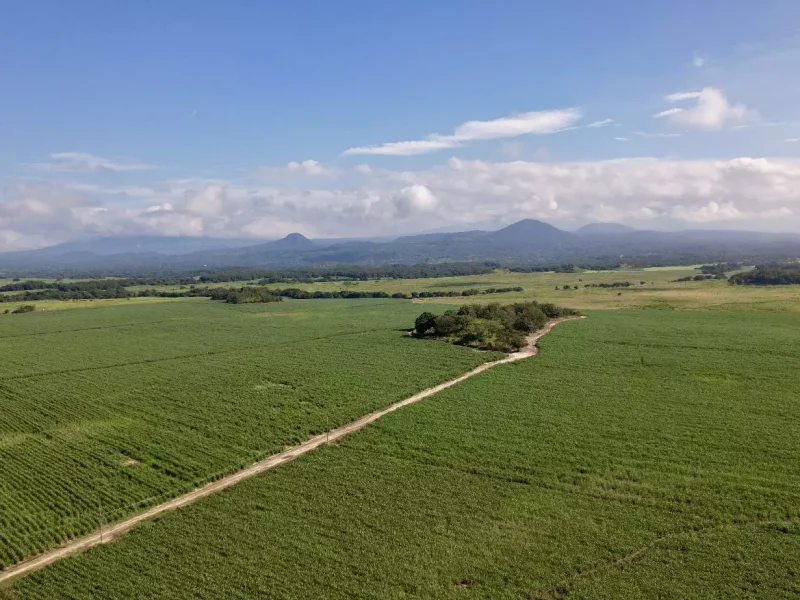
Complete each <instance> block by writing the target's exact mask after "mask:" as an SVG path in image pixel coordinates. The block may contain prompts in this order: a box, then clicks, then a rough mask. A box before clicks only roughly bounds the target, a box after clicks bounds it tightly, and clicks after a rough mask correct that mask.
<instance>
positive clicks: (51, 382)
mask: <svg viewBox="0 0 800 600" xmlns="http://www.w3.org/2000/svg"><path fill="white" fill-rule="evenodd" d="M696 273H697V271H694V270H692V269H691V268H686V267H684V268H673V269H658V270H643V271H617V272H599V273H580V274H577V273H576V274H556V273H536V274H518V273H509V272H505V271H498V272H495V273H492V274H487V275H482V276H474V277H459V278H439V279H419V280H384V281H368V282H359V283H350V284H348V285H347V286H344V284H343V283H341V282H339V283H329V284H322V283H319V284H308V285H302V284H300V285H297V286H296V287H303V288H306V289H328V290H331V289H343V287H345V288H346V289H363V290H382V291H387V292H395V291H405V292H409V291H426V290H448V289H455V290H460V289H467V288H472V287H477V288H479V289H483V288H486V287H489V286H492V287H505V286H514V285H521V286H523V287H524V288H525V291H524V292H523V293H512V294H502V295H497V296H483V297H481V296H478V297H469V298H464V300H465V301H470V302H475V301H478V302H488V301H495V302H497V301H500V302H505V301H511V300H516V299H521V298H524V299H532V298H535V299H538V300H541V301H551V302H555V303H557V304H560V305H565V306H570V307H574V308H578V309H582V310H588V313H587V314H588V316H589V318H588V319H585V320H582V321H576V322H572V323H566V324H562V325H559V326H558V327H557V328H556V329H554V330H553V332H552V333H550V334H548V336H547V337H546V338H544V339H543V340H542V341H541V342H540V345H541V346H542V349H543V351H542V353H541V354H540V355H539V356H538V357H535V358H531V359H526V360H524V361H521V362H517V363H514V364H510V365H504V366H500V367H495V368H494V369H492V370H490V371H488V372H486V373H483V374H481V375H479V376H477V377H475V378H473V379H470V380H468V381H466V382H463V383H460V384H459V385H457V386H456V387H454V388H450V389H448V390H446V391H444V392H442V393H440V394H438V395H436V396H434V397H432V398H428V399H426V400H424V401H423V402H421V403H419V404H416V405H413V406H410V407H406V408H404V409H402V410H401V411H399V412H396V413H393V414H391V415H388V416H386V417H384V418H383V419H381V420H380V421H378V422H377V423H375V424H373V425H370V426H369V427H368V428H366V429H365V430H363V431H362V432H360V433H358V434H354V435H352V436H350V437H348V438H346V439H344V440H343V441H342V442H340V443H339V444H337V445H334V446H330V447H323V448H321V449H318V450H315V451H314V452H313V453H311V454H309V455H306V456H304V457H303V458H301V459H298V460H297V461H295V462H293V463H290V464H288V465H284V466H282V467H280V468H278V469H276V470H274V471H270V472H269V473H267V474H265V475H262V476H259V477H256V478H253V479H250V480H248V481H246V482H243V483H241V484H238V485H237V486H235V487H233V488H231V489H229V490H227V491H225V492H223V493H220V494H217V495H215V496H211V497H209V498H206V499H203V500H201V501H199V502H197V503H196V504H194V505H192V506H190V507H187V508H184V509H181V510H179V511H176V512H172V513H169V514H166V515H165V516H163V517H160V518H158V519H156V520H154V521H152V522H148V523H146V524H144V525H140V526H137V527H136V528H135V529H134V530H132V531H131V532H130V533H128V534H126V535H124V536H123V537H122V538H121V539H119V540H118V541H116V542H115V543H113V544H109V545H106V546H102V547H96V548H94V549H92V550H91V551H89V552H87V553H86V554H83V555H76V556H73V557H71V558H68V559H64V560H61V561H59V562H58V563H56V564H54V565H52V566H50V567H47V568H45V569H43V570H42V571H39V572H35V573H33V574H30V575H28V576H27V577H25V578H23V579H19V580H16V581H14V582H12V585H11V586H10V587H5V588H2V589H0V598H6V597H8V598H13V599H18V600H24V599H27V598H62V597H70V598H132V597H135V598H166V597H169V598H231V597H242V598H244V597H247V598H251V597H258V598H287V597H294V598H308V597H326V598H351V597H361V598H376V599H377V598H417V597H431V598H460V597H474V598H486V597H491V598H543V599H551V598H563V597H568V598H686V599H689V598H692V599H693V598H796V597H798V596H800V584H798V583H797V581H800V571H799V570H798V568H797V566H796V565H797V564H800V462H798V461H797V456H798V454H800V402H798V394H797V391H796V390H798V389H800V372H798V371H797V369H796V368H795V366H796V364H797V362H798V359H799V358H800V314H798V313H800V290H798V288H797V287H796V286H784V287H739V286H730V285H728V284H727V283H726V282H725V281H703V282H691V283H675V282H673V281H672V280H674V279H676V278H678V277H682V276H685V275H688V274H696ZM579 280H582V281H579ZM613 281H631V282H636V285H635V286H633V287H631V288H624V289H621V290H619V289H602V288H584V287H580V288H579V289H578V290H568V291H564V290H555V287H556V286H559V287H563V285H564V284H568V285H570V286H574V285H575V284H576V283H577V284H578V285H579V286H582V285H584V284H586V283H600V282H613ZM640 281H645V284H644V285H642V284H641V283H640ZM228 285H230V284H228ZM280 287H293V286H291V285H288V284H284V285H281V286H280ZM423 302H424V303H426V304H429V306H422V304H420V303H417V302H410V301H406V300H395V299H391V300H363V299H359V300H297V301H284V302H281V303H276V304H269V305H226V304H224V303H219V302H213V301H210V300H207V299H202V298H198V299H185V298H181V299H174V300H173V299H159V298H142V299H138V298H137V299H132V300H95V301H67V302H60V303H59V302H52V303H49V302H48V303H47V306H46V307H45V306H40V307H37V308H39V309H40V310H37V312H35V313H32V314H26V315H0V339H2V340H3V342H4V343H3V345H2V346H0V357H1V358H0V566H2V565H9V564H12V563H14V562H16V561H18V560H21V559H23V558H25V557H28V556H30V555H31V554H33V553H35V552H38V551H41V550H42V549H45V548H48V547H51V546H53V545H56V544H58V543H60V542H62V541H64V540H66V539H69V538H71V537H75V536H78V535H81V534H82V533H86V532H88V531H91V530H94V529H96V527H97V525H98V522H99V521H100V520H101V518H102V520H103V521H106V522H107V521H114V520H119V519H121V518H122V517H123V516H125V515H128V514H131V513H133V512H138V511H139V510H141V508H142V507H144V506H147V505H152V504H155V503H158V502H160V501H163V500H165V499H167V498H169V497H172V496H175V495H177V494H180V493H182V492H185V491H188V490H190V489H192V488H193V487H194V486H196V485H197V484H199V483H201V482H204V481H208V480H209V479H211V478H214V477H219V476H220V475H222V474H224V473H229V472H231V471H235V470H237V469H239V468H241V467H242V466H244V465H245V464H247V463H250V462H252V461H254V460H257V459H259V458H262V457H263V456H265V455H268V454H271V453H274V452H277V451H280V450H282V449H283V448H284V447H285V446H286V445H289V444H295V443H297V442H299V441H301V440H304V439H307V438H308V437H309V436H311V435H313V434H315V433H319V432H322V431H324V430H326V429H329V428H332V427H334V426H336V425H339V424H342V423H345V422H348V421H351V420H353V419H355V418H356V417H358V416H360V415H363V414H366V413H368V412H370V411H373V410H376V409H378V408H381V407H384V406H386V405H388V404H390V403H391V402H393V401H396V400H399V399H402V398H405V397H407V396H410V395H411V394H413V393H414V392H416V391H419V390H420V389H423V388H425V387H428V386H430V385H433V384H435V383H438V382H441V381H444V380H447V379H450V378H452V377H454V376H456V375H459V374H461V373H463V372H465V371H467V370H469V369H470V368H471V367H473V366H475V365H477V364H480V363H481V362H484V361H486V360H491V359H493V358H496V357H497V356H499V355H497V354H491V353H478V352H475V351H472V350H469V349H467V348H462V347H455V346H451V345H449V344H444V343H441V342H437V341H423V340H417V339H413V338H410V337H408V336H407V335H405V331H404V330H407V329H409V328H410V327H411V326H412V325H413V321H414V318H415V317H416V316H417V315H418V314H419V313H420V312H421V311H422V310H425V309H428V310H434V312H437V311H440V310H444V309H445V308H448V306H447V304H446V303H451V304H452V303H461V302H462V299H461V298H437V299H430V300H427V299H426V300H424V301H423ZM42 304H44V303H42ZM51 304H52V306H50V305H51ZM442 304H444V305H442ZM62 305H63V306H62ZM66 307H69V308H92V309H93V310H60V309H61V308H66ZM43 308H46V309H47V310H41V309H43ZM599 309H615V310H599ZM101 511H102V517H101Z"/></svg>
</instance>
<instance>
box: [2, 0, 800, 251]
mask: <svg viewBox="0 0 800 600" xmlns="http://www.w3.org/2000/svg"><path fill="white" fill-rule="evenodd" d="M0 10H1V11H2V12H1V13H0V14H2V18H1V19H0V251H6V250H18V249H28V248H36V247H41V246H46V245H50V244H54V243H59V242H62V241H67V240H73V239H83V238H87V237H93V236H122V235H170V236H173V235H175V236H211V237H237V238H242V237H246V238H253V239H254V240H257V239H266V238H277V237H282V236H284V235H286V234H288V233H290V232H300V233H303V234H305V235H307V236H309V237H328V238H329V237H375V236H391V235H399V234H405V233H412V232H422V231H457V230H467V229H496V228H499V227H502V226H504V225H506V224H509V223H512V222H514V221H517V220H519V219H523V218H534V219H541V220H543V221H547V222H549V223H552V224H554V225H556V226H559V227H563V228H566V229H574V228H577V227H579V226H580V225H583V224H585V223H588V222H596V221H609V222H620V223H625V224H627V225H631V226H634V227H637V228H641V229H679V228H713V229H750V230H765V231H789V232H800V77H798V76H797V75H798V73H800V2H797V1H796V0H787V1H783V0H767V1H765V2H760V3H753V2H750V1H747V2H745V1H739V0H724V1H716V0H706V1H704V2H694V1H692V2H690V1H684V0H674V1H673V2H658V3H656V2H640V1H635V0H630V1H622V0H618V1H614V0H611V1H609V2H602V3H600V2H594V1H584V2H580V1H577V0H575V1H566V2H534V1H532V0H526V1H522V2H516V1H513V0H504V1H503V2H477V1H475V2H472V1H468V0H460V1H450V0H438V1H437V2H423V1H417V0H404V1H403V2H399V1H389V0H387V1H385V2H372V1H367V0H363V1H356V0H337V1H336V2H330V1H310V0H309V1H306V0H297V1H294V2H256V1H243V0H239V1H236V0H232V1H227V2H196V1H195V0H191V1H188V0H170V1H169V2H161V1H154V0H140V1H137V2H127V3H122V2H106V1H99V0H98V1H95V0H73V1H71V2H63V1H60V0H58V1H50V0H33V1H31V2H24V3H23V2H12V1H11V0H0Z"/></svg>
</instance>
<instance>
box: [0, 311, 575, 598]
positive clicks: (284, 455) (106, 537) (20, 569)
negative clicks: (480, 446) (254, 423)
mask: <svg viewBox="0 0 800 600" xmlns="http://www.w3.org/2000/svg"><path fill="white" fill-rule="evenodd" d="M580 318H583V317H565V318H563V319H554V320H552V321H550V322H549V323H547V325H545V327H543V328H542V329H541V330H539V331H537V332H536V333H534V334H532V335H530V336H528V339H527V344H526V346H525V348H523V349H522V350H520V351H519V352H514V353H512V354H509V355H508V356H506V357H505V358H501V359H500V360H496V361H494V362H488V363H484V364H482V365H480V366H479V367H476V368H475V369H472V371H469V372H467V373H464V374H463V375H461V376H459V377H456V378H455V379H451V380H450V381H446V382H444V383H440V384H439V385H436V386H434V387H432V388H428V389H426V390H423V391H421V392H419V393H418V394H414V395H413V396H411V397H409V398H406V399H405V400H401V401H400V402H396V403H395V404H392V405H391V406H388V407H386V408H384V409H381V410H379V411H376V412H373V413H370V414H368V415H364V416H363V417H361V418H360V419H357V420H356V421H353V422H352V423H348V424H347V425H342V426H341V427H338V428H336V429H332V430H331V431H329V432H327V433H323V434H321V435H317V436H314V437H312V438H309V439H307V440H306V441H305V442H303V443H302V444H299V445H297V446H293V447H291V448H289V449H288V450H285V451H283V452H281V453H279V454H273V455H272V456H269V457H267V458H265V459H264V460H261V461H258V462H257V463H253V464H252V465H250V466H249V467H247V468H246V469H243V470H241V471H239V472H237V473H234V474H232V475H228V476H227V477H223V478H222V479H219V480H217V481H213V482H211V483H208V484H206V485H204V486H203V487H200V488H197V489H196V490H193V491H191V492H189V493H188V494H184V495H183V496H179V497H177V498H174V499H173V500H170V501H168V502H164V503H163V504H158V505H156V506H153V507H152V508H150V509H148V510H146V511H144V512H142V513H139V514H138V515H134V516H133V517H131V518H129V519H126V520H124V521H120V522H118V523H113V524H109V525H108V526H107V527H104V528H103V529H102V531H96V532H94V533H91V534H89V535H86V536H84V537H81V538H78V539H75V540H73V541H71V542H68V543H67V544H65V545H64V546H61V547H59V548H54V549H53V550H48V551H47V552H45V553H43V554H40V555H38V556H35V557H33V558H30V559H28V560H26V561H23V562H21V563H18V564H16V565H14V566H12V567H9V568H7V569H5V570H4V571H2V572H0V584H2V583H4V582H6V581H9V580H10V579H12V578H14V577H19V576H22V575H25V574H27V573H30V572H32V571H37V570H39V569H41V568H43V567H46V566H47V565H49V564H51V563H54V562H56V561H57V560H59V559H61V558H64V557H65V556H69V555H70V554H75V553H77V552H83V551H84V550H87V549H88V548H91V547H92V546H97V545H98V544H106V543H108V542H111V541H113V540H114V539H115V538H116V537H118V536H120V535H121V534H123V533H125V532H126V531H128V530H130V529H131V528H132V527H133V526H134V525H136V524H137V523H140V522H142V521H145V520H147V519H151V518H153V517H155V516H156V515H160V514H161V513H165V512H167V511H170V510H174V509H176V508H180V507H181V506H186V505H187V504H191V503H192V502H195V501H197V500H199V499H200V498H203V497H205V496H209V495H211V494H214V493H216V492H219V491H221V490H224V489H225V488H229V487H231V486H232V485H236V484H237V483H239V482H240V481H242V480H244V479H248V478H250V477H253V476H254V475H258V474H259V473H263V472H264V471H269V470H270V469H274V468H275V467H277V466H280V465H282V464H284V463H287V462H290V461H293V460H294V459H296V458H298V457H300V456H303V455H304V454H306V453H308V452H311V451H312V450H314V449H315V448H317V447H319V446H321V445H323V444H326V443H329V442H335V441H336V440H338V439H341V438H343V437H344V436H346V435H348V434H350V433H353V432H355V431H358V430H359V429H363V428H364V427H366V426H367V425H369V424H370V423H373V422H374V421H377V420H378V419H380V418H381V417H383V416H384V415H388V414H389V413H391V412H394V411H396V410H398V409H400V408H403V407H404V406H408V405H409V404H414V403H415V402H419V401H420V400H423V399H425V398H428V397H430V396H433V395H434V394H437V393H439V392H441V391H442V390H445V389H447V388H449V387H452V386H454V385H456V384H457V383H461V382H462V381H464V380H465V379H469V378H470V377H474V376H475V375H477V374H478V373H483V372H484V371H487V370H488V369H491V368H492V367H495V366H497V365H502V364H505V363H510V362H514V361H517V360H522V359H523V358H528V357H529V356H535V355H536V354H538V353H539V349H538V348H537V346H536V342H537V341H538V340H539V338H541V337H542V336H544V335H546V334H547V333H548V332H549V331H550V330H551V329H552V328H553V327H555V326H556V325H557V324H558V323H561V322H563V321H568V320H572V319H580Z"/></svg>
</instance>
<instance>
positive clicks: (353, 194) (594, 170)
mask: <svg viewBox="0 0 800 600" xmlns="http://www.w3.org/2000/svg"><path fill="white" fill-rule="evenodd" d="M365 181H366V183H365V184H364V186H363V187H361V188H355V189H352V188H351V189H313V188H312V189H296V188H292V189H280V188H276V187H270V186H251V185H242V184H239V183H234V182H230V181H222V180H203V179H186V180H174V181H163V182H155V183H152V184H151V185H149V186H142V187H141V188H140V191H141V192H143V191H144V190H145V189H149V190H150V195H149V196H147V197H145V196H144V195H143V194H142V195H139V196H129V195H128V194H126V193H125V192H123V191H122V190H123V189H124V188H108V189H104V188H100V187H97V186H96V187H93V188H91V189H86V188H84V189H83V190H82V191H76V190H74V189H68V188H67V187H65V186H64V185H60V184H50V183H30V182H17V183H13V184H10V185H8V186H6V188H5V189H4V190H3V192H2V194H0V250H9V249H17V248H24V247H33V246H41V245H44V244H52V243H57V242H60V241H64V240H66V239H74V238H76V237H81V236H87V235H118V234H119V235H122V234H125V235H132V234H148V235H159V234H160V235H196V236H201V235H202V236H217V237H221V236H225V237H228V236H252V237H256V236H270V237H273V236H280V235H285V234H287V233H289V232H291V231H300V232H302V233H305V234H306V235H310V236H318V237H326V236H348V237H349V236H367V235H391V234H400V233H409V232H414V231H420V230H430V229H434V228H438V227H450V228H464V229H471V228H475V227H486V226H487V224H489V226H490V225H492V224H494V225H497V226H501V225H503V224H506V223H509V222H512V221H515V220H518V219H522V218H538V219H543V220H546V221H551V222H554V223H556V224H562V225H563V224H570V223H575V222H577V221H578V220H597V221H622V222H626V223H630V224H633V225H638V226H640V227H655V228H658V227H660V226H663V225H664V224H665V223H666V224H670V225H676V224H680V223H697V224H703V226H706V225H709V224H724V226H726V227H729V226H731V225H733V226H738V227H739V228H756V229H758V228H762V229H763V228H767V229H769V228H771V229H776V230H791V229H795V230H800V159H766V158H737V159H732V160H663V159H655V158H630V159H618V160H605V161H593V162H526V161H520V160H517V161H513V162H486V161H476V160H473V161H465V160H459V159H456V158H453V159H451V160H450V161H449V162H448V163H447V164H444V165H440V166H437V167H433V168H428V169H424V170H418V171H391V170H374V171H373V173H372V174H371V176H370V177H369V178H367V179H366V180H365ZM109 193H117V194H118V197H116V198H115V199H114V200H113V201H112V202H108V203H106V204H104V203H103V202H102V201H101V199H102V198H103V197H104V196H105V195H106V194H109ZM126 197H127V201H126V200H125V198H126Z"/></svg>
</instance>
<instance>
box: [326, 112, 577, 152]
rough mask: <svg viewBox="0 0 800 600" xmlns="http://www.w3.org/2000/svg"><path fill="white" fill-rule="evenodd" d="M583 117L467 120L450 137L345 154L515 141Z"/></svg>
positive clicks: (557, 115) (568, 114)
mask: <svg viewBox="0 0 800 600" xmlns="http://www.w3.org/2000/svg"><path fill="white" fill-rule="evenodd" d="M580 118H581V111H580V110H579V109H577V108H567V109H561V110H542V111H534V112H526V113H521V114H518V115H512V116H510V117H503V118H500V119H493V120H490V121H467V122H466V123H462V124H461V125H459V126H458V127H456V128H455V130H454V132H453V133H452V134H450V135H441V134H438V133H434V134H431V135H429V136H427V137H426V138H425V139H422V140H410V141H404V142H388V143H385V144H378V145H374V146H359V147H356V148H349V149H347V150H345V151H344V152H343V153H342V154H344V155H351V154H380V155H386V156H411V155H414V154H428V153H430V152H436V151H438V150H445V149H448V148H455V147H458V146H461V145H462V144H465V143H468V142H475V141H480V140H493V139H502V138H513V137H517V136H520V135H527V134H538V135H544V134H548V133H555V132H557V131H563V130H565V129H568V128H570V127H572V126H574V125H575V123H577V122H578V121H579V120H580Z"/></svg>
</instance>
